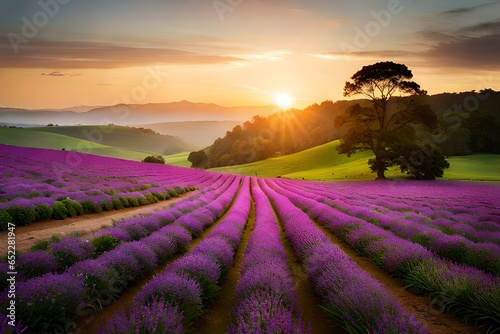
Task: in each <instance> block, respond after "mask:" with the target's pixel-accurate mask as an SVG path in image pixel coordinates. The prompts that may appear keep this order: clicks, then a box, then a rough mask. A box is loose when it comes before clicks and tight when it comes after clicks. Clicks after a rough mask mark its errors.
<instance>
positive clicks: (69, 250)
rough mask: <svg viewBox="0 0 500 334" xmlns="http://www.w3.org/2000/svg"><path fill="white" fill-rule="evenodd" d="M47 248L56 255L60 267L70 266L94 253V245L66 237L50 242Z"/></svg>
mask: <svg viewBox="0 0 500 334" xmlns="http://www.w3.org/2000/svg"><path fill="white" fill-rule="evenodd" d="M49 250H50V251H51V252H52V253H53V254H54V255H55V256H56V257H57V262H58V263H59V266H60V268H61V269H64V268H67V267H69V266H72V265H73V264H75V263H76V262H78V261H82V260H85V259H89V258H91V257H92V255H93V254H94V246H93V245H92V244H91V243H89V242H88V241H85V240H82V239H78V238H68V237H66V238H64V239H62V240H61V241H60V242H57V243H53V244H51V245H50V246H49Z"/></svg>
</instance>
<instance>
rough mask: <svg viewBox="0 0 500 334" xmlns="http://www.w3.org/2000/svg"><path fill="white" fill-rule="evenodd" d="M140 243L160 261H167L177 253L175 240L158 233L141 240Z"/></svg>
mask: <svg viewBox="0 0 500 334" xmlns="http://www.w3.org/2000/svg"><path fill="white" fill-rule="evenodd" d="M140 242H141V243H142V244H144V245H145V246H147V247H149V248H151V249H152V250H153V251H154V252H155V254H156V256H157V257H158V259H161V260H165V259H168V258H170V257H171V256H172V255H174V254H175V253H176V252H177V243H176V241H175V239H174V238H173V237H171V236H167V235H164V234H162V233H159V232H157V233H153V234H151V235H150V236H149V237H146V238H143V239H141V241H140Z"/></svg>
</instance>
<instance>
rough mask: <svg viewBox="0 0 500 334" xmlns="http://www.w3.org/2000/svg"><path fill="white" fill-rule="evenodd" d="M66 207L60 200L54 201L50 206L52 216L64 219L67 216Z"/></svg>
mask: <svg viewBox="0 0 500 334" xmlns="http://www.w3.org/2000/svg"><path fill="white" fill-rule="evenodd" d="M68 214H69V213H68V208H67V207H66V205H64V203H63V202H61V201H56V202H55V203H54V206H53V207H52V218H54V219H59V220H64V219H66V217H68Z"/></svg>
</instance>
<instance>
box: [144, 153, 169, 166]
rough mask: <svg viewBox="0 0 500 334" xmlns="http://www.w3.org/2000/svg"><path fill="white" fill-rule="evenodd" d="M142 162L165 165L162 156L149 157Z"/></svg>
mask: <svg viewBox="0 0 500 334" xmlns="http://www.w3.org/2000/svg"><path fill="white" fill-rule="evenodd" d="M142 162H148V163H154V164H163V165H164V164H165V158H163V156H161V155H159V154H157V155H149V156H147V157H145V158H144V159H143V160H142Z"/></svg>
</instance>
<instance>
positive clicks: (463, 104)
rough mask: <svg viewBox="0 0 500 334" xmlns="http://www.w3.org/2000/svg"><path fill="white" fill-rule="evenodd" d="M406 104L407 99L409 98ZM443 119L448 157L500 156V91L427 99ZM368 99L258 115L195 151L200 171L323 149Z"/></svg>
mask: <svg viewBox="0 0 500 334" xmlns="http://www.w3.org/2000/svg"><path fill="white" fill-rule="evenodd" d="M403 99H404V98H403ZM421 102H423V103H425V104H429V105H430V106H431V108H432V110H433V111H434V112H435V113H436V114H437V115H438V119H439V126H438V128H437V129H434V130H433V131H432V133H433V135H432V140H433V141H434V143H435V144H437V145H438V146H440V147H441V148H442V149H443V151H444V153H445V155H447V156H454V155H467V154H472V153H500V92H495V91H493V90H491V89H486V90H482V91H480V92H474V91H472V92H465V93H444V94H439V95H433V96H423V97H422V101H421ZM356 103H360V104H361V105H362V106H366V107H369V106H370V105H369V103H368V102H367V101H365V100H353V101H337V102H335V103H334V102H332V101H324V102H323V103H321V104H319V105H318V104H313V105H311V106H309V107H307V108H305V109H303V110H291V111H288V112H281V113H276V114H273V115H270V116H268V117H261V116H255V117H254V118H253V119H252V120H251V121H247V122H245V123H244V124H243V125H238V126H236V127H234V128H233V129H232V131H228V132H226V135H225V136H224V138H218V139H217V140H216V141H215V142H214V143H213V144H212V145H210V146H209V147H207V148H205V149H203V150H200V151H196V152H191V154H190V155H189V158H188V160H189V161H190V162H191V164H192V167H195V168H203V169H206V168H214V167H220V166H231V165H239V164H245V163H250V162H254V161H260V160H264V159H268V158H271V157H275V156H280V155H287V154H292V153H296V152H300V151H303V150H305V149H308V148H311V147H314V146H318V145H322V144H325V143H327V142H330V141H332V140H336V139H338V138H339V135H340V130H339V129H338V128H336V127H335V122H334V120H335V117H336V116H337V115H340V114H343V113H344V112H345V110H346V109H347V108H348V107H350V106H352V105H354V104H356Z"/></svg>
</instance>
